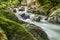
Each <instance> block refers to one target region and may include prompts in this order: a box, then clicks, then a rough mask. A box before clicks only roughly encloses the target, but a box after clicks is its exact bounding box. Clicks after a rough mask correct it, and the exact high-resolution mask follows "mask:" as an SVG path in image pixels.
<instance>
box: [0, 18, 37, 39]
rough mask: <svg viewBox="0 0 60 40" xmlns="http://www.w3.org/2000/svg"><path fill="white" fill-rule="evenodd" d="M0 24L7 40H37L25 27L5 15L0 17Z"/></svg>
mask: <svg viewBox="0 0 60 40" xmlns="http://www.w3.org/2000/svg"><path fill="white" fill-rule="evenodd" d="M0 26H1V28H2V29H3V30H4V31H5V34H6V35H7V37H8V40H37V39H36V38H35V37H34V36H33V35H32V34H31V33H30V32H28V31H27V30H26V28H24V27H23V26H21V25H20V24H18V23H16V22H14V21H11V20H9V19H6V18H5V17H0Z"/></svg>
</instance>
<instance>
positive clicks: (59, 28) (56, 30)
mask: <svg viewBox="0 0 60 40" xmlns="http://www.w3.org/2000/svg"><path fill="white" fill-rule="evenodd" d="M15 9H16V11H17V12H16V13H15V15H16V16H17V17H18V19H19V20H22V21H24V22H28V23H31V24H34V25H37V26H39V27H41V28H42V29H43V30H44V31H45V32H46V33H47V35H48V37H49V39H50V40H60V25H58V24H52V23H49V22H47V21H45V20H44V16H43V19H41V22H36V21H34V20H33V17H34V15H35V14H32V13H29V14H28V13H27V7H25V11H23V12H20V11H18V8H15ZM23 13H25V14H26V15H29V16H30V18H27V19H23V18H22V17H21V14H23Z"/></svg>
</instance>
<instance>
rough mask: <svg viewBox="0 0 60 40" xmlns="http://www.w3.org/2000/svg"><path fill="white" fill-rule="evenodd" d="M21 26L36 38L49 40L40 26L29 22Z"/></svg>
mask: <svg viewBox="0 0 60 40" xmlns="http://www.w3.org/2000/svg"><path fill="white" fill-rule="evenodd" d="M22 25H23V26H25V28H26V29H27V30H28V31H29V32H30V33H31V34H33V36H34V37H36V38H37V39H38V40H49V38H48V36H47V34H46V33H45V32H44V31H43V29H42V28H40V27H38V26H36V25H34V24H29V23H26V22H25V23H23V24H22Z"/></svg>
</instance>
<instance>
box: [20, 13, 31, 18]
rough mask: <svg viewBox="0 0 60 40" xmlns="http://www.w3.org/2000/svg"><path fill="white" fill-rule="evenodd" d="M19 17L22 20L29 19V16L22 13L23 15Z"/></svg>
mask: <svg viewBox="0 0 60 40" xmlns="http://www.w3.org/2000/svg"><path fill="white" fill-rule="evenodd" d="M21 17H22V18H23V19H29V18H30V16H29V15H26V14H25V13H23V14H22V15H21Z"/></svg>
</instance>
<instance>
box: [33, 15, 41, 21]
mask: <svg viewBox="0 0 60 40" xmlns="http://www.w3.org/2000/svg"><path fill="white" fill-rule="evenodd" d="M40 19H41V16H40V15H35V17H34V18H33V20H34V21H37V22H39V21H40Z"/></svg>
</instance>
